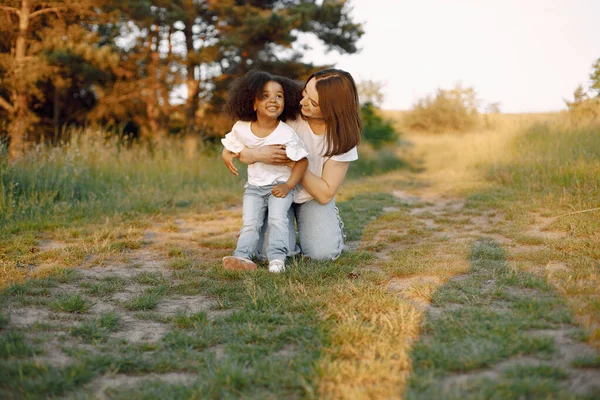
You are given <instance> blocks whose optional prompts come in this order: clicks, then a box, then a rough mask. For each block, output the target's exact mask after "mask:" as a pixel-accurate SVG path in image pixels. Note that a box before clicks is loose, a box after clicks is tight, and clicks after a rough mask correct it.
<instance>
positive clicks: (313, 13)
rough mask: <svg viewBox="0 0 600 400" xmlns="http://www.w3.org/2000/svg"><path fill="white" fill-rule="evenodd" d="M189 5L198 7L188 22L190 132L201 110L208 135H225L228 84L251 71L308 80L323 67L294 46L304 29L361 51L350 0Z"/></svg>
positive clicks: (335, 45) (340, 47)
mask: <svg viewBox="0 0 600 400" xmlns="http://www.w3.org/2000/svg"><path fill="white" fill-rule="evenodd" d="M185 4H186V7H187V8H190V7H195V9H196V10H197V14H196V17H195V18H194V20H193V21H192V20H191V19H190V20H188V21H186V44H187V46H186V48H187V64H186V76H187V88H188V99H187V103H186V117H187V122H186V126H187V127H188V130H190V127H191V126H192V122H191V121H190V119H191V118H195V117H196V116H197V114H198V110H200V111H201V113H202V116H203V119H204V121H208V122H212V125H213V126H212V127H210V126H206V125H205V126H204V131H205V132H203V134H204V135H207V134H211V133H213V134H215V133H218V134H220V133H222V129H223V128H224V126H222V125H221V126H219V124H220V123H221V124H222V122H223V121H222V119H221V118H222V117H221V114H222V113H221V109H222V106H223V104H224V103H225V97H226V91H227V88H228V86H229V84H230V83H231V82H232V81H233V79H235V78H236V77H238V76H240V75H243V74H244V73H245V72H247V71H248V70H250V69H253V68H258V69H265V70H269V71H270V72H272V73H275V74H282V75H286V76H288V77H290V78H295V79H304V78H306V77H308V75H310V74H311V73H312V72H314V71H315V70H316V69H318V68H319V67H318V66H315V65H313V64H311V63H303V62H302V61H301V58H302V53H301V50H300V49H298V48H297V47H296V48H295V47H294V46H293V45H294V44H295V43H296V41H297V40H298V36H299V33H300V32H308V33H311V34H313V35H315V36H316V37H317V38H319V39H320V40H321V41H322V42H323V43H324V44H325V46H326V47H327V48H328V49H329V50H336V51H339V52H347V53H354V52H356V51H357V48H356V41H357V40H358V39H359V38H360V37H361V36H362V34H363V31H362V29H361V26H360V25H359V24H356V23H353V22H352V20H351V19H350V17H349V12H350V8H349V6H348V3H347V2H346V1H345V0H324V1H322V3H321V4H318V3H317V1H316V0H286V1H281V0H254V1H234V0H219V1H216V0H209V1H198V0H187V1H186V2H185ZM190 25H192V29H189V28H188V27H189V26H190ZM190 36H191V40H190ZM192 49H193V50H192ZM192 75H193V78H192ZM200 100H201V101H202V103H201V102H200ZM211 128H212V129H211ZM211 130H213V131H214V130H216V131H217V132H211Z"/></svg>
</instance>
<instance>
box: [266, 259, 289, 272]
mask: <svg viewBox="0 0 600 400" xmlns="http://www.w3.org/2000/svg"><path fill="white" fill-rule="evenodd" d="M283 271H285V263H284V262H283V260H273V261H270V262H269V272H273V273H276V274H278V273H280V272H283Z"/></svg>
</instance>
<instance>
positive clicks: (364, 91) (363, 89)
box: [357, 80, 384, 107]
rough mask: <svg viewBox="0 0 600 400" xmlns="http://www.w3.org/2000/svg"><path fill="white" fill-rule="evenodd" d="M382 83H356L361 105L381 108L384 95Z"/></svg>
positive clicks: (368, 81)
mask: <svg viewBox="0 0 600 400" xmlns="http://www.w3.org/2000/svg"><path fill="white" fill-rule="evenodd" d="M383 86H384V83H383V82H379V81H372V80H366V81H361V82H358V83H357V89H358V96H359V97H360V102H361V104H366V103H371V104H372V105H373V106H375V107H381V105H382V104H383V98H384V95H383V93H382V91H381V90H382V89H383Z"/></svg>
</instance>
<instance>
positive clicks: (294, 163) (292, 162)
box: [286, 160, 298, 168]
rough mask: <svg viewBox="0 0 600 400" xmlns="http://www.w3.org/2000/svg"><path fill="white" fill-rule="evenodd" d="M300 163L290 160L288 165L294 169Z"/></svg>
mask: <svg viewBox="0 0 600 400" xmlns="http://www.w3.org/2000/svg"><path fill="white" fill-rule="evenodd" d="M297 162H298V161H294V160H290V161H289V162H288V163H287V164H286V165H287V166H288V167H290V168H294V165H296V163H297Z"/></svg>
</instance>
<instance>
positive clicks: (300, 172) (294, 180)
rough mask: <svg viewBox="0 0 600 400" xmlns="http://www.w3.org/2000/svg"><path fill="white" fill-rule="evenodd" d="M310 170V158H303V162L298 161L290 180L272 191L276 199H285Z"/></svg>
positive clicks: (276, 186)
mask: <svg viewBox="0 0 600 400" xmlns="http://www.w3.org/2000/svg"><path fill="white" fill-rule="evenodd" d="M307 169H308V158H306V157H305V158H303V159H302V160H299V161H296V163H295V164H294V166H293V167H292V174H291V175H290V177H289V178H288V180H287V182H286V183H280V184H279V185H275V187H273V189H272V190H271V193H273V195H275V196H276V197H285V196H287V194H288V193H289V191H290V190H292V189H293V188H294V187H295V186H296V185H297V184H298V182H300V181H301V180H302V177H303V176H304V173H305V172H306V170H307Z"/></svg>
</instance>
